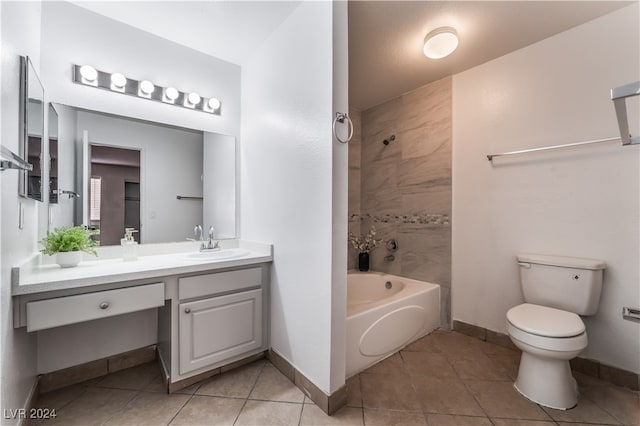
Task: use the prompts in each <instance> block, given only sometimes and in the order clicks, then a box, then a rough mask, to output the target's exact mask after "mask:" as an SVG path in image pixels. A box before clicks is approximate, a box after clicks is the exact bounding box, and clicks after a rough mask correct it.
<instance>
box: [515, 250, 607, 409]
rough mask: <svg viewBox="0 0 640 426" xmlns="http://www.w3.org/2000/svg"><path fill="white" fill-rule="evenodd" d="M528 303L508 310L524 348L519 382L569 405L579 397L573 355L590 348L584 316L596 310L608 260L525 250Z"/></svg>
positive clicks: (545, 401)
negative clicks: (582, 317)
mask: <svg viewBox="0 0 640 426" xmlns="http://www.w3.org/2000/svg"><path fill="white" fill-rule="evenodd" d="M517 260H518V265H519V266H520V284H521V286H522V293H523V296H524V301H525V303H523V304H521V305H518V306H515V307H513V308H511V309H509V311H508V312H507V332H508V334H509V337H510V338H511V340H512V341H513V343H514V344H515V345H516V346H517V347H518V348H519V349H520V350H522V358H521V359H520V368H519V370H518V378H517V379H516V381H515V383H514V384H513V386H514V387H515V388H516V390H517V391H518V392H520V393H521V394H522V395H524V396H525V397H526V398H528V399H530V400H531V401H533V402H535V403H538V404H540V405H544V406H546V407H550V408H556V409H560V410H566V409H569V408H573V407H574V406H575V405H576V404H577V402H578V391H577V386H576V381H575V379H574V378H573V376H572V375H571V367H570V365H569V360H570V359H572V358H575V357H576V356H578V354H580V352H582V351H583V350H584V349H585V348H586V347H587V333H586V329H585V325H584V323H583V322H582V319H581V318H580V317H579V316H578V315H594V314H595V313H596V311H597V309H598V305H599V303H600V293H601V290H602V277H603V270H604V269H605V268H606V264H605V263H604V262H603V261H600V260H595V259H584V258H574V257H565V256H549V255H541V254H521V255H518V256H517Z"/></svg>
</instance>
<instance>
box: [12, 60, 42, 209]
mask: <svg viewBox="0 0 640 426" xmlns="http://www.w3.org/2000/svg"><path fill="white" fill-rule="evenodd" d="M43 134H44V88H43V87H42V83H41V82H40V79H39V78H38V75H37V74H36V71H35V69H34V67H33V64H32V63H31V61H30V60H29V57H27V56H22V57H20V138H21V141H20V154H21V156H22V158H23V159H24V160H26V161H27V162H28V163H30V164H31V165H32V166H33V169H32V170H31V171H26V170H25V171H22V172H20V173H21V177H20V179H19V187H18V194H19V195H20V196H22V197H27V198H32V199H34V200H38V201H42V192H43V185H42V177H43V167H42V166H43V162H42V153H43V146H44V144H43V137H44V136H43Z"/></svg>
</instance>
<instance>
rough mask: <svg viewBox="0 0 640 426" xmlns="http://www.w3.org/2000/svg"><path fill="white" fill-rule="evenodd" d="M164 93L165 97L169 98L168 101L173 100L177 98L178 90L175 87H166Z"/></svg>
mask: <svg viewBox="0 0 640 426" xmlns="http://www.w3.org/2000/svg"><path fill="white" fill-rule="evenodd" d="M164 95H165V96H166V97H167V99H169V101H171V102H173V101H175V100H176V99H178V96H179V95H180V92H178V89H176V88H175V87H167V88H166V89H165V90H164Z"/></svg>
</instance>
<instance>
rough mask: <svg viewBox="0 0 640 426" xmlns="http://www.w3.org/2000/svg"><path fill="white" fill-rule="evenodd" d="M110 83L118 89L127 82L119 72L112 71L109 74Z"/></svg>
mask: <svg viewBox="0 0 640 426" xmlns="http://www.w3.org/2000/svg"><path fill="white" fill-rule="evenodd" d="M111 84H112V85H113V86H114V87H116V88H118V89H122V88H124V86H125V85H126V84H127V78H126V77H125V76H124V75H122V74H120V73H119V72H114V73H113V74H111Z"/></svg>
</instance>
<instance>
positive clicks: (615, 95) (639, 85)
mask: <svg viewBox="0 0 640 426" xmlns="http://www.w3.org/2000/svg"><path fill="white" fill-rule="evenodd" d="M638 95H640V81H636V82H634V83H629V84H625V85H624V86H620V87H616V88H615V89H611V100H612V101H613V106H614V108H615V109H616V117H617V118H618V128H619V129H620V139H621V140H622V145H635V144H640V136H636V137H631V135H630V134H629V120H628V116H627V103H626V102H627V98H630V97H632V96H638Z"/></svg>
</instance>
